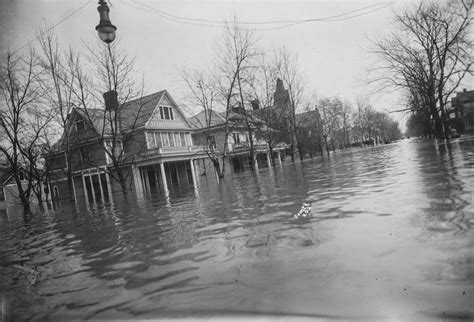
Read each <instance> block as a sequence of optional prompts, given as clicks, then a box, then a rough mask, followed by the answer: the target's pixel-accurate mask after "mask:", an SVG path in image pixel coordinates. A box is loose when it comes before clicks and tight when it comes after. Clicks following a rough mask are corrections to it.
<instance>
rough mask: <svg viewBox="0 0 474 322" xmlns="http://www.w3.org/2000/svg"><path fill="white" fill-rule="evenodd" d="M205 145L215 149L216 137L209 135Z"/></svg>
mask: <svg viewBox="0 0 474 322" xmlns="http://www.w3.org/2000/svg"><path fill="white" fill-rule="evenodd" d="M207 145H208V146H209V147H211V148H214V149H215V148H216V136H215V135H209V136H208V137H207Z"/></svg>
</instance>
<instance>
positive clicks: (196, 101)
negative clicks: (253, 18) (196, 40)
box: [182, 18, 400, 177]
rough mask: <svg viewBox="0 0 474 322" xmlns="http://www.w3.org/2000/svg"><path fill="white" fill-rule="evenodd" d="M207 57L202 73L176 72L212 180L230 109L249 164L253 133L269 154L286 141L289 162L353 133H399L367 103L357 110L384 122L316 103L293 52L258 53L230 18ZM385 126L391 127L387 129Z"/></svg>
mask: <svg viewBox="0 0 474 322" xmlns="http://www.w3.org/2000/svg"><path fill="white" fill-rule="evenodd" d="M213 62H214V63H213V64H212V65H211V66H209V67H207V68H206V69H204V70H202V69H201V70H193V71H190V70H189V69H187V68H184V69H183V71H182V75H183V79H184V82H185V84H186V85H187V88H188V90H189V93H190V95H189V97H188V99H189V102H190V104H191V105H193V106H197V107H200V108H201V109H202V111H203V113H204V122H203V123H204V124H201V127H203V128H204V129H205V131H206V136H207V138H208V140H207V143H208V148H207V151H208V155H209V157H210V159H211V160H212V163H213V165H214V167H215V170H216V172H217V173H218V175H219V177H223V176H224V169H225V164H226V163H225V159H226V158H227V152H228V151H227V149H228V147H227V142H228V137H229V135H230V133H231V131H232V130H233V129H232V124H234V123H233V122H231V121H232V120H234V119H235V118H236V114H237V115H238V117H239V118H240V119H239V120H240V122H241V123H243V124H245V128H246V130H247V132H248V133H249V139H248V140H249V142H248V146H249V155H250V160H251V162H250V165H251V168H253V164H254V163H255V161H256V156H255V142H254V137H258V138H259V139H263V140H264V141H265V142H266V144H267V146H268V148H269V150H270V153H272V152H273V149H274V147H275V146H276V145H277V144H278V143H280V142H285V143H287V144H288V145H289V147H290V153H289V154H290V156H291V159H292V161H294V160H295V155H299V157H300V159H303V157H304V156H305V155H307V154H309V155H310V156H313V155H314V154H315V153H321V154H322V151H323V149H325V150H326V151H327V152H328V153H329V151H330V150H333V151H335V150H336V148H338V149H339V148H347V147H349V146H350V144H351V142H352V141H353V140H354V139H355V134H354V133H356V131H358V133H359V136H360V138H359V141H363V140H364V139H365V141H370V140H372V139H374V138H375V137H376V134H375V132H376V131H379V132H380V133H382V132H383V135H385V137H386V141H388V140H389V137H390V138H391V140H393V139H395V138H398V137H399V136H400V131H399V130H398V131H397V130H396V129H398V124H397V123H396V122H395V121H393V120H391V119H390V118H389V117H388V115H386V113H385V114H384V113H381V112H379V113H378V114H377V112H375V111H374V109H373V108H372V107H370V106H369V107H367V106H364V108H362V110H363V111H364V112H367V113H366V114H367V115H368V114H370V115H372V114H374V115H376V114H377V115H379V114H380V115H382V114H384V116H383V117H381V116H380V115H379V116H378V118H379V119H384V120H385V121H383V122H382V121H380V122H378V123H377V122H375V121H372V117H371V116H367V117H366V118H365V120H366V121H365V122H362V114H363V113H362V112H360V113H359V115H361V117H359V118H356V117H355V116H354V115H356V113H354V111H353V110H354V109H353V108H352V106H351V105H350V104H349V103H347V102H342V101H341V100H340V99H339V98H332V99H322V100H319V101H318V100H315V99H314V98H311V97H309V96H308V95H307V92H308V88H307V82H306V77H305V74H304V72H303V69H302V67H301V66H300V65H299V62H298V57H297V55H296V54H295V53H292V52H290V50H288V48H286V47H281V48H278V49H274V50H271V51H270V53H269V52H266V51H265V50H264V49H263V48H261V47H260V46H259V43H258V37H257V36H256V34H255V32H254V31H252V30H249V29H247V28H245V27H242V26H241V25H240V24H239V22H238V21H237V20H236V19H235V18H234V20H233V21H231V22H228V23H227V28H226V29H225V31H224V33H223V35H222V39H221V41H220V42H219V46H218V47H217V48H216V50H215V59H214V60H213ZM277 79H280V80H281V81H282V82H283V84H284V87H285V89H286V93H285V97H283V99H284V100H285V101H284V102H283V106H277V105H278V104H280V103H281V102H277V103H278V104H276V102H274V93H275V90H276V82H277ZM256 105H257V107H258V109H256ZM359 110H360V109H359ZM369 111H370V113H369ZM372 111H373V112H372ZM233 112H236V113H233ZM218 113H219V115H221V116H222V117H223V118H224V120H225V129H224V139H223V140H221V144H222V145H221V146H218V147H216V146H215V143H216V142H214V141H213V140H211V139H210V138H211V137H212V134H213V126H214V123H213V120H215V118H216V117H217V114H218ZM233 118H234V119H233ZM356 119H357V120H358V121H356ZM376 123H377V124H376ZM388 123H390V126H394V127H395V128H393V129H392V128H391V130H390V131H389V130H388V127H389V125H388ZM254 135H255V136H254ZM379 136H380V135H379ZM351 140H352V141H351Z"/></svg>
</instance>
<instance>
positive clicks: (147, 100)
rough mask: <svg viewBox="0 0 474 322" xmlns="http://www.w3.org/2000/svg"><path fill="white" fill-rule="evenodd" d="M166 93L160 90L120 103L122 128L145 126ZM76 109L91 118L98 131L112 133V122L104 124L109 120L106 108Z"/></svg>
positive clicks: (85, 116) (88, 118)
mask: <svg viewBox="0 0 474 322" xmlns="http://www.w3.org/2000/svg"><path fill="white" fill-rule="evenodd" d="M166 93H167V91H166V90H163V91H159V92H156V93H153V94H150V95H147V96H143V97H140V98H138V99H135V100H132V101H129V102H126V103H124V104H122V105H120V106H119V107H118V109H117V110H118V112H119V113H120V114H119V117H120V121H121V125H122V130H123V131H125V132H127V131H130V130H132V129H138V128H141V127H144V126H145V124H146V122H147V121H148V120H149V119H150V117H151V116H152V115H153V112H154V110H155V108H156V107H157V106H158V104H159V102H160V101H161V99H162V98H163V96H164V95H165V94H166ZM75 110H76V111H77V112H78V113H79V114H81V115H82V116H83V117H84V119H86V120H90V121H91V122H92V124H93V125H94V128H95V129H96V131H97V132H98V133H102V131H104V133H105V134H110V133H111V132H112V131H111V128H110V124H108V122H105V124H104V121H106V120H107V115H106V114H105V110H103V109H91V108H89V109H87V110H85V109H83V108H76V109H75Z"/></svg>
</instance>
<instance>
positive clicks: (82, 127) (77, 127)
mask: <svg viewBox="0 0 474 322" xmlns="http://www.w3.org/2000/svg"><path fill="white" fill-rule="evenodd" d="M79 124H82V125H81V128H79ZM74 126H75V127H76V132H82V131H84V130H85V129H86V122H85V121H84V120H76V121H75V122H74Z"/></svg>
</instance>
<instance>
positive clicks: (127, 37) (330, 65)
mask: <svg viewBox="0 0 474 322" xmlns="http://www.w3.org/2000/svg"><path fill="white" fill-rule="evenodd" d="M111 2H112V6H111V11H110V18H111V21H112V23H113V24H114V25H115V26H117V28H118V30H117V37H118V40H119V41H120V43H121V47H123V48H125V49H126V50H127V51H128V54H129V55H131V56H135V57H136V67H137V69H138V71H140V72H143V75H144V79H145V82H146V91H147V93H152V92H156V91H159V90H161V89H167V90H168V91H169V92H170V93H171V95H172V96H173V97H174V99H175V100H176V101H177V102H178V104H180V103H183V102H184V100H183V98H184V95H185V92H184V89H185V87H184V84H183V82H182V80H181V77H180V73H179V69H181V68H183V67H184V66H189V67H191V68H201V67H206V66H208V65H210V63H211V61H212V57H213V52H214V48H215V44H216V42H217V41H218V40H219V37H220V35H221V33H222V29H221V28H218V27H206V26H196V25H193V24H188V23H183V22H177V21H176V19H174V21H173V20H172V19H166V18H164V17H163V15H160V14H159V13H158V11H156V10H162V11H164V12H166V13H168V14H170V15H173V16H178V17H186V18H196V19H208V20H219V21H222V20H224V19H225V18H228V19H229V18H231V17H232V16H233V14H234V12H235V13H236V14H237V16H238V17H239V19H240V20H241V21H251V22H265V21H275V20H278V21H280V20H299V19H314V18H324V17H329V16H334V15H339V14H344V13H347V12H350V11H353V10H357V9H361V8H364V7H368V6H371V7H370V8H368V9H365V10H362V11H357V12H355V13H353V14H352V15H357V14H362V15H360V16H358V17H354V18H352V19H348V20H341V21H332V22H327V21H326V22H308V23H302V24H298V25H294V26H289V27H286V28H282V29H279V30H256V33H257V36H258V38H259V40H260V45H261V47H262V48H264V49H265V50H268V51H269V52H271V50H272V49H273V48H276V47H281V46H286V47H288V48H289V49H290V50H291V52H293V53H296V54H297V55H298V58H299V63H300V66H301V68H302V69H303V70H304V72H305V74H306V79H307V84H308V85H307V88H308V92H316V93H317V95H318V96H334V95H338V96H340V97H341V98H343V99H348V100H349V101H352V102H355V100H356V98H357V97H359V96H364V95H371V93H370V91H369V90H368V88H367V86H366V85H364V84H365V82H364V81H365V80H366V70H367V68H368V67H370V66H371V65H372V64H373V62H374V57H372V56H371V55H370V54H368V53H367V49H368V47H369V46H370V42H369V40H368V39H369V38H371V37H374V36H375V35H377V34H382V33H385V32H388V31H390V29H391V16H392V10H393V8H394V6H395V5H396V4H394V3H390V2H382V1H349V0H346V1H309V0H307V1H289V0H267V1H262V0H260V1H250V0H234V1H229V0H227V1H191V0H176V1H171V0H169V1H152V0H112V1H111ZM383 4H386V5H387V6H385V7H384V6H383ZM377 5H378V6H377ZM150 7H151V8H155V9H156V10H152V9H150ZM377 9H379V10H377ZM74 10H77V11H75V12H74V13H73V14H72V15H70V14H71V12H73V11H74ZM371 10H377V11H374V12H369V11H371ZM364 13H367V14H364ZM68 15H70V16H69V17H67V16H68ZM66 17H67V19H65V20H64V21H63V22H61V23H59V24H58V25H57V26H56V27H55V31H56V34H57V35H58V36H59V37H60V39H61V41H62V42H64V45H65V48H66V47H67V46H69V44H70V45H72V46H73V47H77V48H80V47H81V46H82V44H81V43H82V42H86V43H88V42H93V41H95V40H96V39H97V33H96V31H95V26H96V25H97V24H98V21H99V14H98V12H97V1H93V0H67V1H65V0H0V30H1V32H0V45H1V49H7V48H8V47H9V48H11V49H13V50H16V49H18V48H20V47H23V46H25V45H27V44H29V42H30V41H31V40H33V39H35V31H36V29H37V28H38V27H39V26H41V25H42V24H43V23H44V22H46V23H48V24H50V25H55V24H57V23H58V22H60V21H61V20H63V19H64V18H66ZM341 18H344V17H341ZM278 26H282V25H281V24H280V25H270V24H264V25H259V26H257V28H272V27H278ZM31 44H32V45H34V44H36V41H31ZM370 99H371V102H372V104H373V105H374V106H375V107H376V108H377V109H380V110H385V109H399V108H401V106H400V105H397V104H400V103H401V101H400V99H397V96H396V95H389V94H385V95H380V94H379V95H372V96H371V97H370ZM392 115H394V116H396V115H395V114H392Z"/></svg>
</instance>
